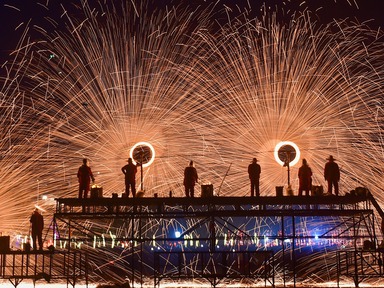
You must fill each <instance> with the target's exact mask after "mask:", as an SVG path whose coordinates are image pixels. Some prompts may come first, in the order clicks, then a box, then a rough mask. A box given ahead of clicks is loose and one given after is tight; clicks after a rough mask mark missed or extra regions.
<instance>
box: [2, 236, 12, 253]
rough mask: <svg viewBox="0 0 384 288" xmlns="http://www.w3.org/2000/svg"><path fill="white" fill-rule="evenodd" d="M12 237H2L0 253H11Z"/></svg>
mask: <svg viewBox="0 0 384 288" xmlns="http://www.w3.org/2000/svg"><path fill="white" fill-rule="evenodd" d="M9 243H10V236H0V253H4V252H8V251H9Z"/></svg>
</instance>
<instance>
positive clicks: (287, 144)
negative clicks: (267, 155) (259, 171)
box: [273, 141, 300, 166]
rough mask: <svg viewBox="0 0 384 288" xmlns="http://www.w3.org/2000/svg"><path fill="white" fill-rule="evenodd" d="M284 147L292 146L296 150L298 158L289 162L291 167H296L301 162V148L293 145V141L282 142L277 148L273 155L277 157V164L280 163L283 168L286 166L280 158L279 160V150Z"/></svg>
mask: <svg viewBox="0 0 384 288" xmlns="http://www.w3.org/2000/svg"><path fill="white" fill-rule="evenodd" d="M283 146H291V147H293V148H294V149H295V152H296V157H295V159H293V160H292V161H291V162H289V166H294V165H296V164H297V163H298V162H299V160H300V149H299V147H298V146H297V145H296V144H295V143H293V142H291V141H282V142H280V143H278V144H277V145H276V146H275V151H274V153H273V154H274V156H275V160H276V162H277V163H279V164H280V165H281V166H284V162H283V161H281V160H280V158H279V150H280V148H281V147H283Z"/></svg>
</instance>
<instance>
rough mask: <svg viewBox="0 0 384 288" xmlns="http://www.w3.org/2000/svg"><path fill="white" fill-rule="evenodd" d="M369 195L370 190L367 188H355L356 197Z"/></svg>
mask: <svg viewBox="0 0 384 288" xmlns="http://www.w3.org/2000/svg"><path fill="white" fill-rule="evenodd" d="M368 194H369V190H368V188H365V187H356V188H355V195H356V196H367V195H368Z"/></svg>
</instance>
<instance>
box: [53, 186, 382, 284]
mask: <svg viewBox="0 0 384 288" xmlns="http://www.w3.org/2000/svg"><path fill="white" fill-rule="evenodd" d="M356 191H357V192H358V193H351V194H348V195H346V196H333V195H330V196H325V195H314V196H309V197H305V196H302V197H298V196H280V197H278V196H277V197H259V198H256V197H215V196H210V193H204V194H203V195H205V196H207V197H200V198H179V197H165V198H157V197H154V198H119V197H116V195H114V196H113V197H112V198H90V199H73V198H59V199H56V203H57V206H56V213H55V214H54V222H55V225H54V227H55V229H54V231H53V235H54V236H53V237H54V238H55V239H54V241H55V243H56V246H61V248H64V249H68V250H73V249H74V250H75V251H76V250H77V249H81V250H82V251H84V252H86V253H88V257H89V259H90V263H94V265H95V267H93V271H94V272H95V273H97V271H98V268H97V266H100V267H103V269H111V271H113V273H115V274H116V275H120V276H121V277H122V279H124V278H125V277H126V278H125V279H127V281H129V282H130V283H131V287H132V286H133V287H135V285H139V286H140V285H141V286H142V285H143V283H148V282H149V283H151V282H152V281H153V282H152V283H153V284H154V286H155V287H160V283H161V281H167V280H172V281H173V282H174V281H177V280H185V279H194V281H196V280H197V279H199V281H201V282H202V283H204V282H209V283H210V284H211V286H213V287H216V286H218V285H220V284H225V283H226V282H228V281H231V280H233V279H235V281H237V283H238V281H246V283H248V284H249V283H250V284H252V283H258V284H260V283H262V282H264V285H265V286H271V287H275V285H278V286H282V285H283V286H284V287H285V286H290V285H292V283H293V286H295V285H296V284H297V283H304V282H306V283H308V277H311V276H310V275H313V274H316V275H317V276H316V277H318V278H316V281H317V282H318V281H320V280H321V279H322V280H323V281H329V280H330V279H329V278H327V277H331V278H333V279H334V281H336V280H337V281H338V283H339V281H341V279H349V280H350V281H353V282H354V284H355V286H356V287H357V286H358V285H359V283H360V282H362V281H364V280H367V279H370V280H371V279H372V278H376V279H377V278H378V277H382V276H383V266H382V263H383V261H382V253H381V252H380V249H379V248H378V247H379V246H380V245H379V244H380V243H379V242H381V240H380V239H381V237H382V236H381V229H380V224H379V223H381V218H382V217H383V216H384V215H383V212H382V211H381V209H380V207H379V205H378V203H377V202H376V201H375V199H374V198H373V197H372V195H371V194H370V193H369V191H367V190H366V189H360V190H358V189H356ZM378 215H379V217H378ZM378 234H380V235H378ZM63 243H64V244H63ZM367 257H368V258H369V261H368V260H367V259H368V258H367ZM91 259H92V260H91ZM324 259H325V260H324ZM322 261H326V265H325V266H324V263H323V262H322ZM325 270H326V271H325ZM104 271H105V270H104ZM321 271H324V274H326V275H327V276H324V275H323V274H322V272H321Z"/></svg>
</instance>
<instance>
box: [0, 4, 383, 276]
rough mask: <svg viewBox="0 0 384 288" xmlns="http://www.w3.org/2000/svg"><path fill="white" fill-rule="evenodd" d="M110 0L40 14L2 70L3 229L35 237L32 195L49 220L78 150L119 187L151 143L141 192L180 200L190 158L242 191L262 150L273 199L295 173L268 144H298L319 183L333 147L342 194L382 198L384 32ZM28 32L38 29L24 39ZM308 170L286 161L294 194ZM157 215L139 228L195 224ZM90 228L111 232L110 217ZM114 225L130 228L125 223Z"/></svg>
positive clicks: (66, 189)
mask: <svg viewBox="0 0 384 288" xmlns="http://www.w3.org/2000/svg"><path fill="white" fill-rule="evenodd" d="M101 2H102V1H100V3H98V5H95V6H92V4H91V3H88V2H87V1H84V2H82V5H80V6H75V7H72V6H71V9H70V11H69V10H67V9H68V7H65V6H61V9H62V11H61V13H60V15H61V17H59V18H58V19H54V18H52V17H48V18H46V19H48V23H49V25H48V24H47V27H44V26H43V25H41V26H35V27H27V26H25V33H23V34H22V37H21V39H20V43H19V45H18V46H17V48H16V49H15V50H14V52H13V53H12V55H11V57H10V58H11V59H12V60H9V61H8V62H7V63H5V64H4V66H3V69H4V71H5V72H4V73H5V75H6V76H4V77H3V79H2V86H1V87H2V88H1V94H0V97H1V98H0V109H1V115H2V116H1V118H0V124H1V131H0V133H1V139H0V159H1V165H0V181H1V183H2V185H1V187H0V201H1V203H2V209H1V211H0V219H1V222H0V232H2V233H3V235H12V236H15V237H16V234H23V233H24V234H25V233H27V232H28V226H29V222H28V220H29V216H30V213H31V212H32V209H33V206H34V205H39V207H42V209H44V211H46V212H45V213H44V216H45V219H46V220H45V221H46V226H47V228H48V224H49V221H50V220H51V219H50V218H51V217H52V213H53V209H54V207H55V202H54V201H53V199H54V198H58V197H75V196H76V195H77V178H76V172H77V169H78V167H79V166H80V165H81V160H82V158H84V157H86V158H88V159H89V160H90V166H91V168H92V170H93V172H94V174H95V177H96V183H97V184H99V185H102V186H103V191H104V196H105V197H111V195H112V193H119V194H121V193H122V192H123V191H124V188H125V187H124V177H123V174H122V173H121V167H122V166H124V165H125V164H126V160H127V158H128V157H129V153H130V150H131V148H132V147H133V146H134V145H135V144H136V143H140V142H147V143H150V144H151V145H152V146H153V148H154V151H155V154H156V158H155V160H154V162H153V163H152V164H151V165H150V166H149V167H145V168H144V171H143V176H144V177H143V180H144V181H143V182H144V183H143V187H144V189H145V196H150V197H152V196H153V195H154V194H155V193H156V194H157V195H159V197H162V196H167V195H169V191H172V193H173V195H174V196H183V195H184V189H183V186H182V182H183V179H182V178H183V170H184V167H185V166H187V164H188V162H189V160H193V161H194V163H195V166H196V168H197V170H198V174H199V177H200V180H201V183H208V182H209V183H213V185H214V187H215V188H216V189H217V188H218V187H219V185H220V187H221V189H220V196H222V197H225V196H245V195H248V194H249V187H248V186H249V183H248V175H247V166H248V164H249V163H250V161H251V160H252V158H253V157H256V158H257V159H258V162H259V164H260V165H261V168H262V173H261V180H260V182H261V195H262V196H267V195H268V196H271V195H274V194H275V186H284V185H286V184H287V170H286V168H285V167H282V166H281V165H280V164H279V163H277V162H276V161H275V159H274V149H275V147H276V145H277V144H278V143H280V142H281V141H292V142H293V143H295V144H296V145H298V147H299V149H300V153H301V157H302V158H306V159H307V161H308V163H309V165H310V166H311V168H312V171H313V173H314V176H313V179H314V184H315V185H323V186H325V181H324V179H323V167H324V164H325V161H326V160H325V159H326V158H327V157H328V156H329V155H333V156H334V157H335V158H336V159H337V162H338V164H339V166H340V167H341V175H342V176H341V185H340V187H341V194H344V193H346V192H349V191H350V190H352V189H354V188H355V187H358V186H364V187H367V188H368V189H369V190H370V191H371V192H372V194H373V195H374V196H375V197H376V198H377V199H378V201H379V203H383V202H384V196H383V194H382V191H381V187H382V186H383V179H382V175H383V169H384V168H383V165H382V163H383V162H384V155H383V151H382V147H383V136H382V130H383V126H382V123H383V110H382V102H383V87H384V86H383V84H384V80H383V79H384V75H383V74H384V69H383V68H384V67H383V65H384V56H383V54H382V51H383V48H384V42H383V39H382V37H383V35H382V34H383V33H382V32H381V31H374V30H371V29H370V28H369V27H367V26H365V25H360V24H352V23H350V22H349V21H339V22H333V23H329V25H326V26H320V25H319V24H318V23H316V21H313V19H312V15H311V14H310V13H309V12H305V13H302V14H300V15H299V14H295V15H294V16H292V18H291V20H289V21H287V23H284V24H283V23H281V22H279V21H278V20H277V19H278V18H279V17H278V14H277V13H275V12H271V11H269V10H268V11H265V12H263V13H262V15H261V17H260V18H257V19H253V18H248V17H247V16H246V15H247V14H244V15H242V16H239V17H236V18H231V14H230V13H229V12H228V10H227V13H228V15H226V16H228V20H229V21H228V24H222V25H220V29H219V30H216V31H215V30H214V29H211V28H212V27H214V26H215V24H216V23H215V17H214V16H215V15H213V14H212V12H210V11H212V10H211V9H202V8H200V7H199V8H197V9H196V10H192V11H191V10H190V8H181V7H178V6H175V7H173V6H172V7H168V8H167V9H165V10H163V11H157V10H153V9H152V10H148V7H149V6H147V5H150V4H149V3H146V2H145V1H144V2H143V3H142V4H140V5H134V4H133V1H122V4H121V5H120V6H117V5H116V6H113V5H112V4H111V5H105V4H103V3H101ZM138 2H140V3H141V1H138ZM93 4H94V3H93ZM46 8H47V11H48V12H49V11H50V10H49V7H46ZM210 8H211V7H210ZM74 10H75V11H74ZM48 12H47V13H48ZM70 12H71V13H70ZM74 12H75V13H74ZM32 28H33V29H35V30H36V31H37V32H38V33H39V37H38V40H36V39H35V38H30V37H29V36H28V35H29V32H30V29H32ZM19 29H21V27H19ZM36 31H35V33H36ZM299 163H300V162H299ZM229 167H230V169H229ZM298 167H299V164H297V165H295V166H293V167H291V184H292V186H293V189H294V190H295V189H296V190H297V188H298V179H297V176H296V175H297V169H298ZM228 169H229V171H228ZM227 171H228V175H227V176H226V177H225V175H226V172H227ZM138 178H139V173H138ZM224 178H225V179H224ZM138 182H140V181H139V179H138ZM221 183H223V185H221ZM140 184H141V183H138V186H139V185H140ZM296 193H297V192H296ZM42 196H45V197H47V198H46V199H47V200H43V199H42ZM247 221H248V222H247V223H245V224H244V230H247V231H246V232H247V233H248V234H249V235H254V234H255V233H257V234H258V235H261V234H263V233H268V232H266V231H268V229H269V228H270V227H269V226H273V224H271V222H272V223H273V222H274V221H273V219H272V221H270V222H268V221H265V219H264V220H263V219H247ZM160 222H161V220H154V223H152V224H148V227H145V228H144V230H145V231H146V232H145V233H146V234H151V233H152V234H153V235H163V236H164V235H166V234H167V231H157V230H156V229H157V228H156V227H157V226H159V227H168V228H167V229H170V230H176V229H177V228H183V229H184V230H187V229H188V228H189V227H191V226H192V225H194V224H196V223H194V221H192V220H188V221H186V222H185V223H184V222H183V223H181V222H179V221H177V220H176V219H174V220H172V221H169V222H168V223H167V225H169V226H167V225H164V224H162V223H160ZM309 222H310V221H309ZM88 224H89V225H90V226H92V225H94V226H96V225H101V226H100V227H97V229H100V230H103V229H104V230H105V232H104V233H106V234H107V235H108V233H109V228H110V227H109V225H110V223H104V224H92V223H88ZM159 224H162V225H159ZM302 226H303V227H304V226H305V227H306V226H311V225H310V223H303V224H302ZM249 227H251V228H249ZM125 228H126V227H125ZM271 229H272V228H271ZM128 230H129V229H128ZM223 230H225V229H223ZM114 233H116V234H119V235H118V237H121V236H122V235H123V234H124V227H123V228H121V231H114ZM219 233H224V231H220V232H219ZM266 235H268V234H266ZM98 241H99V240H98ZM95 243H96V242H95ZM97 245H99V244H97ZM95 253H96V252H95ZM109 256H110V257H111V259H114V260H113V261H115V262H116V263H118V261H119V258H116V255H115V254H112V253H111V254H110V255H109ZM318 257H319V258H321V257H322V255H319V256H318ZM120 260H121V261H122V262H123V263H124V261H125V260H124V255H123V253H122V255H121V259H120ZM111 261H112V260H111ZM116 265H121V264H116ZM98 268H99V269H101V267H98ZM317 270H318V267H317V266H316V267H313V269H312V270H311V271H312V272H313V273H318V274H314V275H315V276H311V277H313V279H312V280H313V281H314V282H315V281H317V280H318V279H320V278H321V279H326V280H329V279H327V277H324V275H323V274H322V273H324V274H326V273H327V271H326V269H325V270H324V271H317ZM316 271H317V272H316Z"/></svg>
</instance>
